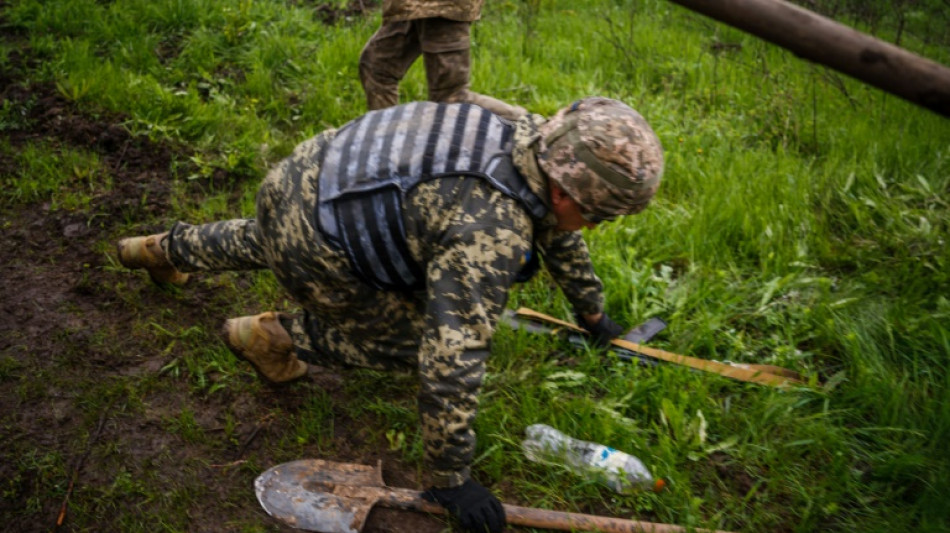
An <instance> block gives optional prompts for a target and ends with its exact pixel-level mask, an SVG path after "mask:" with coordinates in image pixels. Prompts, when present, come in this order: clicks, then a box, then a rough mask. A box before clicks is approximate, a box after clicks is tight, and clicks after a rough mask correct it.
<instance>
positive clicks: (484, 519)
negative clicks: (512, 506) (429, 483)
mask: <svg viewBox="0 0 950 533" xmlns="http://www.w3.org/2000/svg"><path fill="white" fill-rule="evenodd" d="M422 497H423V498H425V499H426V500H429V501H430V502H435V503H438V504H439V505H441V506H442V507H445V509H446V510H447V511H448V512H449V513H451V514H452V516H454V517H455V518H456V519H457V520H458V522H459V525H460V526H461V527H462V528H463V529H464V530H465V531H467V532H470V533H501V531H502V530H504V529H505V508H504V507H502V505H501V502H499V501H498V498H495V496H494V495H493V494H492V493H491V492H489V491H488V489H486V488H485V487H483V486H481V485H479V484H478V482H476V481H475V480H473V479H469V480H468V481H466V482H465V483H463V484H461V485H459V486H458V487H452V488H450V489H439V488H436V487H432V488H431V489H429V490H427V491H425V492H423V493H422Z"/></svg>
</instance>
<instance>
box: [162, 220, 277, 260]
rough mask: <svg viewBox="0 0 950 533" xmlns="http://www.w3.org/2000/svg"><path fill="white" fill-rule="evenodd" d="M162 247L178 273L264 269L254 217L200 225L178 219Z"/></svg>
mask: <svg viewBox="0 0 950 533" xmlns="http://www.w3.org/2000/svg"><path fill="white" fill-rule="evenodd" d="M166 246H167V249H166V251H165V252H166V254H168V259H169V261H171V262H172V264H173V265H175V268H177V269H178V270H180V271H181V272H198V271H206V272H213V271H225V270H256V269H261V268H267V262H266V261H265V260H264V254H263V250H262V248H261V240H260V235H259V234H258V227H257V222H256V221H255V220H254V219H235V220H225V221H222V222H212V223H210V224H202V225H200V226H193V225H191V224H186V223H184V222H179V223H178V224H175V226H174V227H172V229H171V231H170V232H169V234H168V240H167V242H166Z"/></svg>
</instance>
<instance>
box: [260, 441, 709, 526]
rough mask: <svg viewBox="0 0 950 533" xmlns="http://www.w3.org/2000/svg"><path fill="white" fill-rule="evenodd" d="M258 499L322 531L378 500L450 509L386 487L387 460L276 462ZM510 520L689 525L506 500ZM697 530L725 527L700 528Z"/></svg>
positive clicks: (357, 518) (356, 518) (286, 518)
mask: <svg viewBox="0 0 950 533" xmlns="http://www.w3.org/2000/svg"><path fill="white" fill-rule="evenodd" d="M254 490H255V492H257V499H258V501H260V502H261V505H262V506H263V507H264V510H265V511H267V513H268V514H269V515H271V516H273V517H274V518H277V519H278V520H280V521H282V522H284V523H286V524H288V525H290V526H293V527H295V528H298V529H304V530H307V531H319V532H321V533H358V532H359V531H361V530H362V529H363V525H364V524H365V523H366V517H367V516H369V512H370V510H372V508H373V506H374V505H376V504H377V503H379V504H380V505H383V506H385V507H390V508H394V509H406V510H412V511H421V512H424V513H433V514H444V513H445V509H444V508H443V507H442V506H441V505H438V504H435V503H430V502H428V501H426V500H424V499H423V498H422V493H421V492H418V491H414V490H409V489H401V488H395V487H387V486H386V484H385V483H384V482H383V468H382V461H380V462H378V463H377V465H376V467H375V468H374V467H371V466H367V465H360V464H352V463H337V462H333V461H324V460H321V459H302V460H299V461H292V462H289V463H284V464H280V465H277V466H275V467H273V468H271V469H270V470H267V471H266V472H264V473H263V474H261V475H260V476H258V478H257V479H256V480H255V481H254ZM504 507H505V514H506V515H507V519H508V523H509V524H515V525H519V526H530V527H538V528H548V529H560V530H567V531H601V532H603V533H634V532H637V533H640V532H644V533H674V532H675V533H681V532H685V531H686V529H685V528H683V527H680V526H675V525H670V524H655V523H651V522H639V521H636V520H624V519H621V518H609V517H604V516H594V515H586V514H578V513H565V512H560V511H547V510H543V509H533V508H530V507H517V506H514V505H507V504H505V505H504ZM694 531H697V532H705V533H726V532H722V531H716V532H711V531H709V530H702V529H695V530H694Z"/></svg>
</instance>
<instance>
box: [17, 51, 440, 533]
mask: <svg viewBox="0 0 950 533" xmlns="http://www.w3.org/2000/svg"><path fill="white" fill-rule="evenodd" d="M14 55H15V56H16V54H14ZM18 59H19V58H18V57H14V63H16V60H18ZM24 66H25V65H20V67H21V68H19V69H16V68H14V69H6V70H3V72H2V79H0V96H2V99H3V100H4V101H5V102H6V104H5V105H12V106H15V108H16V109H18V110H20V111H21V115H22V116H21V117H20V118H21V120H18V121H17V123H16V124H5V125H4V126H3V128H2V129H0V136H2V137H3V139H5V141H6V142H7V143H8V144H9V146H10V147H12V149H13V151H12V152H10V151H7V152H4V151H0V175H2V176H3V179H4V180H8V179H11V178H10V176H11V175H14V174H13V170H14V169H13V165H15V157H14V155H13V154H14V153H15V152H16V151H17V150H18V149H21V148H22V147H24V146H26V145H27V144H28V143H36V142H43V143H45V144H46V145H47V146H50V147H53V148H54V149H55V148H76V149H84V150H89V151H92V152H94V153H96V154H98V157H99V159H100V163H101V165H102V167H103V168H104V169H106V170H107V171H108V173H109V175H111V176H112V177H113V183H114V185H113V186H112V188H111V189H110V190H108V191H107V192H104V193H101V194H99V193H97V195H96V196H95V197H94V198H93V201H92V202H90V205H88V207H86V208H78V209H73V210H66V209H57V208H55V206H52V205H51V204H50V202H33V203H31V202H26V203H24V202H19V201H17V200H16V199H13V198H10V197H8V196H4V197H3V198H2V203H0V227H2V231H0V524H2V525H0V530H4V531H19V532H30V531H52V530H62V531H127V530H130V529H134V530H185V531H290V530H291V529H290V528H288V527H285V526H282V525H281V524H279V523H278V522H277V521H276V520H274V519H272V518H270V517H269V516H268V515H267V514H266V513H265V512H264V511H263V510H262V508H261V507H260V505H258V502H257V500H256V498H255V495H254V491H253V481H254V478H255V477H256V476H257V474H259V473H260V472H261V471H262V470H263V469H266V468H268V467H270V466H273V465H275V464H278V463H280V462H283V461H286V460H290V459H294V458H302V457H296V455H297V454H301V456H310V457H322V458H332V459H336V460H341V461H351V462H360V463H364V464H374V463H375V462H376V460H378V459H382V460H383V461H384V474H385V478H386V480H387V482H389V483H390V484H391V485H394V486H403V487H408V488H416V489H421V488H424V487H423V485H422V483H424V481H423V480H422V479H420V474H419V473H418V472H417V470H415V469H414V467H413V466H411V465H409V464H406V462H405V461H403V460H401V458H402V457H403V456H402V455H401V453H399V452H394V451H390V450H389V446H387V440H386V438H385V436H384V434H382V433H381V432H380V431H379V428H374V427H373V426H374V424H373V423H374V421H376V420H375V419H374V418H373V417H374V415H372V414H366V415H365V416H360V417H354V416H351V415H350V414H347V411H346V410H344V409H337V410H334V411H333V412H332V413H331V414H329V415H328V418H327V419H326V420H325V423H326V424H327V426H328V427H332V438H330V439H329V441H328V443H326V442H324V443H322V444H321V445H320V446H316V445H310V444H307V443H304V444H302V445H300V446H298V447H296V449H291V450H288V449H286V446H285V445H284V444H285V443H286V442H287V440H286V435H287V434H288V433H290V432H291V431H292V430H293V428H291V427H289V424H288V422H287V418H289V417H292V416H294V415H297V414H300V413H301V410H305V409H307V408H308V406H307V404H306V402H305V398H308V397H310V396H311V394H310V393H311V392H312V391H314V390H318V389H319V390H322V391H325V393H326V394H327V395H328V396H329V400H330V403H331V405H335V406H345V405H347V403H348V397H349V396H348V395H350V394H354V391H353V390H352V389H351V388H347V387H346V386H344V383H345V376H341V375H340V374H337V373H335V372H332V371H328V372H327V373H325V374H321V375H319V376H317V377H314V378H312V379H310V380H308V381H305V382H302V383H298V384H294V385H293V386H291V387H289V388H284V389H281V390H272V389H270V388H267V387H264V386H262V385H261V384H260V383H258V382H257V381H256V379H257V378H256V377H255V376H254V374H253V373H252V372H250V370H249V369H245V370H244V371H242V372H243V373H239V374H238V375H230V376H223V377H222V376H217V375H215V374H214V373H213V372H212V373H210V374H209V375H208V376H206V379H207V380H208V381H209V382H210V383H214V382H215V380H224V378H227V381H221V383H222V384H226V386H223V387H221V388H219V389H217V390H215V389H214V387H209V386H208V385H207V384H205V385H204V386H200V385H198V386H196V383H195V376H194V375H193V374H191V373H189V372H188V371H187V369H182V370H181V371H170V370H169V369H170V368H171V369H176V368H179V369H180V368H181V366H182V365H181V364H180V363H181V362H182V361H184V360H185V355H186V350H189V349H192V350H193V348H189V347H188V346H186V344H189V345H190V346H194V344H196V341H194V340H193V339H192V340H191V341H190V343H188V342H185V341H186V340H188V339H186V337H187V336H188V335H186V334H181V335H178V336H177V337H176V336H175V335H173V336H172V340H171V341H169V338H168V336H167V335H163V334H161V333H160V331H161V329H162V328H164V329H168V328H169V327H172V326H171V325H174V324H178V325H180V327H181V328H182V331H185V332H186V333H187V332H188V331H189V330H188V329H187V328H189V327H191V326H198V327H199V328H201V331H206V332H214V331H216V330H217V326H218V324H219V323H220V322H221V320H222V319H224V318H226V317H227V316H230V315H229V313H231V314H233V313H234V312H235V311H243V312H244V314H248V313H253V312H258V311H260V309H255V308H254V303H253V302H252V301H251V300H250V299H244V300H242V299H241V297H240V295H241V290H242V288H246V287H249V286H250V284H251V283H252V282H251V281H248V280H247V279H245V278H242V277H240V276H233V277H228V278H222V279H221V280H220V281H215V280H214V279H211V280H210V281H208V280H206V281H205V282H204V283H196V284H193V285H192V286H190V287H188V288H187V290H182V291H177V292H176V291H172V292H169V291H164V290H161V289H159V288H158V287H155V286H153V285H151V284H149V283H148V281H147V278H146V277H145V276H144V275H140V274H141V273H135V272H128V271H124V270H123V269H121V268H119V267H117V266H116V264H115V261H114V259H113V256H114V252H113V250H112V244H111V243H112V242H114V240H115V239H116V238H117V237H119V236H120V232H121V231H127V228H137V229H139V230H141V231H142V232H143V233H144V232H150V231H157V230H160V229H162V228H161V227H160V226H159V225H158V224H157V222H156V221H158V220H162V219H163V215H165V214H167V213H168V212H169V210H170V205H169V198H170V194H169V191H170V190H171V189H172V187H173V181H174V180H175V177H174V174H173V170H172V169H173V168H177V169H178V172H180V169H181V168H182V165H186V164H187V161H188V156H189V155H190V154H189V152H188V149H187V147H182V146H170V145H166V144H160V143H155V142H151V141H149V140H148V139H146V138H143V137H133V136H131V135H130V134H129V133H128V131H127V130H126V129H125V128H124V127H123V126H122V122H123V121H124V120H125V117H122V116H112V115H107V114H96V115H95V116H92V115H90V114H88V113H87V114H84V113H82V112H80V111H79V110H77V108H76V107H75V106H74V105H73V104H72V103H71V102H69V101H67V100H65V99H64V98H63V97H61V96H60V95H59V93H58V92H57V90H56V89H55V87H53V86H51V85H43V84H35V83H31V82H30V81H29V80H28V79H26V78H25V77H23V75H22V72H24V71H25V69H24V68H22V67H24ZM178 179H179V180H180V178H178ZM212 180H220V183H218V184H217V186H218V187H221V186H228V184H231V185H232V186H233V185H236V181H235V178H234V177H231V176H226V175H218V176H215V177H213V178H212ZM210 185H211V184H210V183H209V182H208V181H207V180H206V181H205V182H204V183H200V182H195V183H192V184H190V185H189V187H190V189H189V194H194V195H196V197H197V196H198V195H200V194H201V193H202V191H203V190H205V189H206V188H207V187H208V186H210ZM234 300H237V301H236V302H235V301H234ZM143 324H144V325H146V326H145V327H143ZM148 324H158V325H160V327H155V328H149V327H147V325H148ZM197 335H198V336H199V339H198V341H197V344H200V343H206V344H208V345H209V346H211V347H213V348H215V349H220V348H221V346H223V345H222V344H220V341H219V340H218V339H217V338H215V337H213V336H207V337H204V336H202V335H206V334H203V333H198V334H197ZM412 396H413V393H412V391H408V392H405V393H404V394H403V395H402V396H401V397H397V399H398V400H399V401H403V400H406V401H411V398H412ZM400 398H401V399H400ZM185 415H187V416H185ZM183 420H184V421H185V422H188V421H189V420H190V421H191V424H190V426H189V424H183V422H182V421H183ZM184 426H189V427H184ZM67 497H68V504H67V506H66V512H65V514H61V511H62V509H63V508H64V507H63V505H64V501H66V500H67ZM135 517H138V518H135ZM60 520H61V522H62V523H61V525H57V522H58V521H60ZM446 527H447V526H446V523H445V522H444V521H443V520H442V519H440V518H436V517H429V516H426V515H419V514H415V513H405V512H396V511H388V510H375V511H373V513H372V514H371V516H370V519H369V522H368V525H367V527H366V528H365V529H364V531H367V532H410V531H411V532H413V533H427V532H436V531H442V530H444V529H445V528H446Z"/></svg>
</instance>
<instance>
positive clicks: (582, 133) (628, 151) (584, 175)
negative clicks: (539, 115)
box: [538, 97, 663, 218]
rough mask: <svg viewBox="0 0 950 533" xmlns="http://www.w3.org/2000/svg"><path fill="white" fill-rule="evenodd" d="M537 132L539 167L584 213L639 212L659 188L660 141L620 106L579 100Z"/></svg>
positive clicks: (639, 118) (598, 100)
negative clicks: (538, 137) (538, 138)
mask: <svg viewBox="0 0 950 533" xmlns="http://www.w3.org/2000/svg"><path fill="white" fill-rule="evenodd" d="M540 133H541V142H540V147H539V149H538V166H540V167H541V170H543V171H544V172H545V173H546V174H547V175H548V176H550V178H551V179H553V180H554V181H555V182H556V183H557V184H558V185H560V186H561V188H562V189H564V192H566V193H567V194H568V195H569V196H570V197H571V198H573V199H574V201H576V202H577V203H578V204H580V206H581V208H583V209H584V210H585V211H587V212H589V213H592V214H594V215H597V216H600V217H602V218H613V217H616V216H619V215H631V214H634V213H639V212H640V211H642V210H643V208H645V207H646V206H647V204H648V203H649V202H650V199H651V198H653V195H654V194H656V190H657V188H658V187H659V186H660V176H661V175H662V174H663V147H662V146H661V145H660V140H659V139H658V138H657V137H656V134H655V133H653V129H651V128H650V125H649V124H647V121H646V120H644V118H643V117H642V116H640V114H639V113H637V112H636V111H634V110H633V109H631V108H630V106H628V105H627V104H624V103H623V102H620V101H618V100H612V99H609V98H600V97H593V98H585V99H583V100H578V101H577V102H574V103H573V104H571V105H570V106H568V107H566V108H564V109H561V110H560V111H558V112H557V114H556V115H554V116H553V117H551V119H550V120H548V121H547V122H546V123H544V124H543V125H541V128H540Z"/></svg>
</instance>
